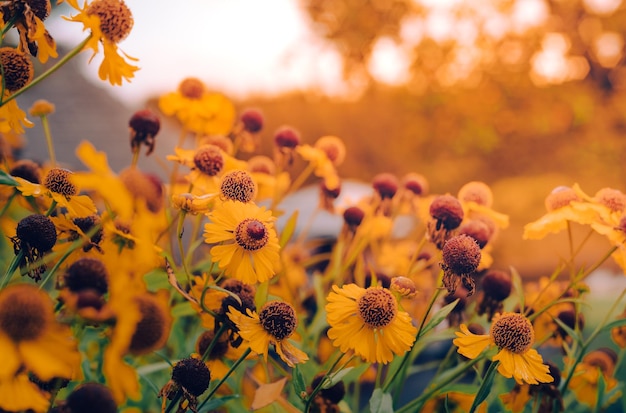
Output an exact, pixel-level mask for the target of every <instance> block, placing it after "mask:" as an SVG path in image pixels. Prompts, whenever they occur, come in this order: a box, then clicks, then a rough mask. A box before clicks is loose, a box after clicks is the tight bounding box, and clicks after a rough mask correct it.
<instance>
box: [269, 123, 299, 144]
mask: <svg viewBox="0 0 626 413" xmlns="http://www.w3.org/2000/svg"><path fill="white" fill-rule="evenodd" d="M274 144H275V145H276V146H277V147H278V148H283V149H293V148H295V147H296V146H298V145H300V134H299V133H298V131H296V130H295V129H294V128H292V127H290V126H282V127H280V128H279V129H278V130H277V131H276V132H275V133H274Z"/></svg>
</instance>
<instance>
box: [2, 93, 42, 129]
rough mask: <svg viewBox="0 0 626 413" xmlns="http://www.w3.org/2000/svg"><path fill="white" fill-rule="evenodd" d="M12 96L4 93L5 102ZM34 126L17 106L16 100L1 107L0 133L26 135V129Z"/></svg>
mask: <svg viewBox="0 0 626 413" xmlns="http://www.w3.org/2000/svg"><path fill="white" fill-rule="evenodd" d="M9 96H10V93H9V91H8V90H7V91H5V92H4V97H3V100H6V98H8V97H9ZM33 126H34V124H33V123H32V122H31V121H29V120H28V119H26V112H24V111H23V110H22V109H20V107H19V106H17V101H16V100H15V99H13V100H10V101H9V102H7V103H4V104H3V105H2V106H0V133H11V132H13V133H17V134H22V133H24V128H25V127H26V128H32V127H33Z"/></svg>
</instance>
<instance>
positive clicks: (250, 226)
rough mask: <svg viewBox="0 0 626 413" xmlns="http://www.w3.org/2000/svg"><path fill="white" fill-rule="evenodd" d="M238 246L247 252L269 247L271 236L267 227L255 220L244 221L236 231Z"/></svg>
mask: <svg viewBox="0 0 626 413" xmlns="http://www.w3.org/2000/svg"><path fill="white" fill-rule="evenodd" d="M235 240H236V241H237V244H239V246H240V247H241V248H243V249H245V250H248V251H256V250H258V249H260V248H263V247H264V246H265V245H267V242H268V240H269V236H268V233H267V228H266V227H265V225H264V224H263V223H262V222H261V221H259V220H257V219H254V218H248V219H246V220H243V221H241V222H240V223H239V225H237V229H236V230H235Z"/></svg>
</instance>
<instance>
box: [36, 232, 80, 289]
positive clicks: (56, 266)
mask: <svg viewBox="0 0 626 413" xmlns="http://www.w3.org/2000/svg"><path fill="white" fill-rule="evenodd" d="M84 244H85V241H84V240H83V239H82V238H80V239H78V240H76V241H74V242H73V243H72V245H70V247H69V248H68V249H67V251H65V253H63V256H61V258H60V259H59V260H58V261H57V262H56V263H55V264H54V266H53V267H52V268H51V269H50V271H49V272H48V274H46V276H45V278H44V279H43V280H42V281H41V283H40V284H39V289H40V290H41V289H42V288H43V286H44V285H45V284H46V283H47V282H48V280H49V279H50V278H51V277H52V276H53V275H54V273H56V271H57V270H58V269H59V267H60V266H61V264H63V262H64V261H65V260H66V259H67V257H69V256H70V254H71V253H72V252H74V251H75V250H77V249H78V248H81V247H82V246H83V245H84Z"/></svg>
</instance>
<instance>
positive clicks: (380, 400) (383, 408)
mask: <svg viewBox="0 0 626 413" xmlns="http://www.w3.org/2000/svg"><path fill="white" fill-rule="evenodd" d="M370 412H372V413H393V399H392V397H391V394H389V393H383V391H382V389H380V388H378V389H376V390H374V393H372V397H370Z"/></svg>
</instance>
